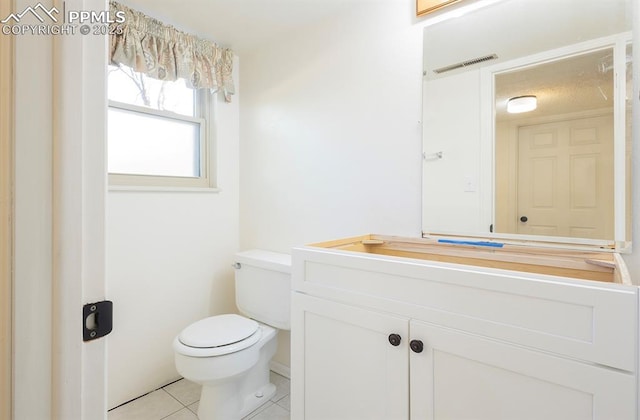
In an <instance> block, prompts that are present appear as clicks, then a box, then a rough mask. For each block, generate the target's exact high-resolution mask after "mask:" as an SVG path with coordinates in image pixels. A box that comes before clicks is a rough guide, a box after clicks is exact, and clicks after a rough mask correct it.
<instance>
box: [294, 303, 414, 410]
mask: <svg viewBox="0 0 640 420" xmlns="http://www.w3.org/2000/svg"><path fill="white" fill-rule="evenodd" d="M292 322H293V325H292V375H293V377H292V407H291V408H292V412H291V418H292V419H305V420H328V419H331V420H359V419H361V420H376V419H378V420H407V419H408V418H409V389H408V385H409V377H408V359H409V354H408V352H409V350H408V340H407V338H408V325H409V323H408V320H407V319H406V318H401V317H396V316H392V315H388V314H383V313H378V312H372V311H368V310H364V309H360V308H356V307H352V306H347V305H342V304H338V303H335V302H330V301H326V300H323V299H318V298H314V297H310V296H307V295H302V294H300V293H293V300H292ZM391 334H397V337H394V336H391V338H390V335H391ZM391 342H393V343H394V344H397V345H393V344H391Z"/></svg>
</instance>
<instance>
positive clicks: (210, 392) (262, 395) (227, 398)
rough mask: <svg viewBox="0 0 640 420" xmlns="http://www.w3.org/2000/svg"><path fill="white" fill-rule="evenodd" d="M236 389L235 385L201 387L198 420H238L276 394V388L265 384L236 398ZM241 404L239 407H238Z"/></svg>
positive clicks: (270, 384)
mask: <svg viewBox="0 0 640 420" xmlns="http://www.w3.org/2000/svg"><path fill="white" fill-rule="evenodd" d="M238 392H240V390H239V389H238V387H237V386H235V384H233V383H231V384H224V385H220V386H206V385H205V386H203V387H202V394H201V396H200V405H199V406H198V419H200V420H218V419H225V420H240V419H242V418H243V417H245V416H246V415H247V414H249V413H251V412H252V411H254V410H256V409H257V408H258V407H260V406H261V405H263V404H265V403H267V402H269V400H270V399H271V397H273V396H274V395H275V393H276V386H275V385H274V384H272V383H267V384H266V385H264V386H262V387H261V388H259V389H257V390H256V391H255V392H253V393H251V394H249V395H247V396H246V397H244V399H243V400H241V399H239V398H238ZM240 404H241V406H239V405H240Z"/></svg>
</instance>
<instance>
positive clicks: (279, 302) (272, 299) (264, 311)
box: [235, 249, 291, 330]
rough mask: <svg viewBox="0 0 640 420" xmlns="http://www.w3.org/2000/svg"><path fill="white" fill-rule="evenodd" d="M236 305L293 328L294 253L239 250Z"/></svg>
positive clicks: (267, 321) (258, 317)
mask: <svg viewBox="0 0 640 420" xmlns="http://www.w3.org/2000/svg"><path fill="white" fill-rule="evenodd" d="M235 267H236V268H235V272H236V305H237V306H238V309H239V310H240V312H241V313H242V314H244V315H246V316H248V317H249V318H253V319H255V320H256V321H260V322H263V323H265V324H268V325H271V326H272V327H276V328H278V329H282V330H289V329H291V315H290V309H291V256H290V255H288V254H280V253H277V252H271V251H264V250H261V249H252V250H249V251H243V252H239V253H237V254H236V264H235Z"/></svg>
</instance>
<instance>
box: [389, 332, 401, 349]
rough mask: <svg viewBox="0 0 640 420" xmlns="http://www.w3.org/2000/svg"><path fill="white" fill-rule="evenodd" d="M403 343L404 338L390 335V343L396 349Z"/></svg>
mask: <svg viewBox="0 0 640 420" xmlns="http://www.w3.org/2000/svg"><path fill="white" fill-rule="evenodd" d="M401 341H402V337H400V335H398V334H389V343H391V345H392V346H394V347H397V346H399V345H400V342H401Z"/></svg>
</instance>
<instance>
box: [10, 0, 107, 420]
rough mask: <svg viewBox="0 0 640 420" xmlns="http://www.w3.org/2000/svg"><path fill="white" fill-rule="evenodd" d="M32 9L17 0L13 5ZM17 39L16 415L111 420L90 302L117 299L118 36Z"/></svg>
mask: <svg viewBox="0 0 640 420" xmlns="http://www.w3.org/2000/svg"><path fill="white" fill-rule="evenodd" d="M5 3H6V2H5V1H3V2H2V5H3V6H6V4H5ZM36 3H37V2H36ZM41 3H43V5H44V6H45V7H52V6H56V8H57V9H58V10H59V11H60V12H62V11H63V10H65V9H66V10H86V11H89V10H96V11H104V10H108V6H107V2H106V1H105V0H66V1H65V2H64V8H63V1H62V0H43V1H42V2H41ZM29 6H32V7H33V6H34V4H33V2H32V1H31V0H14V1H13V6H12V7H10V9H11V12H16V13H19V12H21V11H22V10H24V9H25V8H26V7H29ZM0 10H3V12H4V7H3V8H2V9H0ZM59 17H61V15H59ZM11 38H12V39H13V42H14V43H15V49H14V53H15V58H14V60H13V64H14V68H15V78H14V96H15V102H14V104H15V106H14V116H13V121H14V129H15V137H14V156H15V158H14V174H15V175H14V176H15V178H14V191H15V194H14V216H15V218H14V225H13V228H14V232H15V236H14V243H13V247H14V248H13V250H14V251H13V252H14V254H13V258H14V267H13V268H14V279H15V280H14V284H13V286H14V287H13V326H12V329H13V343H12V344H13V356H12V361H11V363H12V368H13V384H12V386H13V408H12V411H13V412H12V416H13V418H14V419H16V420H18V419H22V418H25V419H26V418H29V419H31V418H33V419H52V420H66V419H74V420H93V419H106V410H107V407H106V357H105V353H106V343H105V341H106V340H105V339H104V338H103V339H98V340H96V341H91V342H87V343H85V342H83V341H82V306H83V304H85V303H90V302H96V301H100V300H103V299H105V233H104V225H105V223H104V221H105V220H104V219H105V202H106V171H105V168H106V164H105V160H106V140H105V139H106V135H105V121H106V97H105V96H106V54H107V42H108V40H107V38H106V37H103V36H94V35H86V36H85V35H81V34H80V33H77V34H76V35H69V34H65V35H51V36H44V35H36V36H30V35H15V36H14V35H12V36H11ZM4 62H5V61H4V60H3V63H4ZM3 418H4V417H3ZM9 418H12V417H9Z"/></svg>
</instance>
